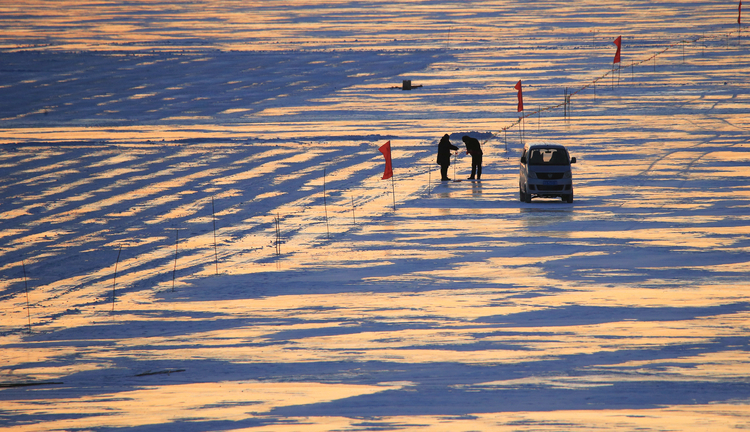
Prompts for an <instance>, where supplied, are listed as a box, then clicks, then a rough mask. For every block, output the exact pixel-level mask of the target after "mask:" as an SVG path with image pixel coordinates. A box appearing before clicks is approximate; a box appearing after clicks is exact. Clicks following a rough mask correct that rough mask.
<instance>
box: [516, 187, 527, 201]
mask: <svg viewBox="0 0 750 432" xmlns="http://www.w3.org/2000/svg"><path fill="white" fill-rule="evenodd" d="M518 199H519V200H520V201H521V202H524V201H526V194H525V193H523V190H522V189H521V188H520V187H519V188H518Z"/></svg>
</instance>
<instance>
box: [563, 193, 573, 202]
mask: <svg viewBox="0 0 750 432" xmlns="http://www.w3.org/2000/svg"><path fill="white" fill-rule="evenodd" d="M565 201H567V202H568V203H569V204H570V203H572V202H573V192H571V193H570V195H567V196H566V197H565Z"/></svg>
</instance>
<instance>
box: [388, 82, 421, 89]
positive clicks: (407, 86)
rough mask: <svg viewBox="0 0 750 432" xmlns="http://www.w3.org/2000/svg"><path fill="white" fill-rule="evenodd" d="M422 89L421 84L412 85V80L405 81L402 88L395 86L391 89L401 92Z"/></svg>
mask: <svg viewBox="0 0 750 432" xmlns="http://www.w3.org/2000/svg"><path fill="white" fill-rule="evenodd" d="M420 87H422V85H421V84H420V85H412V83H411V80H403V81H402V82H401V86H400V87H399V86H394V87H391V88H392V89H401V90H411V89H415V88H420Z"/></svg>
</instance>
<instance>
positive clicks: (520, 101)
mask: <svg viewBox="0 0 750 432" xmlns="http://www.w3.org/2000/svg"><path fill="white" fill-rule="evenodd" d="M515 89H516V90H518V112H521V111H523V92H522V91H521V80H518V82H517V83H516V87H515Z"/></svg>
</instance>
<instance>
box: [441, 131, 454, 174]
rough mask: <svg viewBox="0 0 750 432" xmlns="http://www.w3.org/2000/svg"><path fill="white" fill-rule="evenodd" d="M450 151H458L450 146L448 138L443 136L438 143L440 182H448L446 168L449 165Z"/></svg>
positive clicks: (446, 135)
mask: <svg viewBox="0 0 750 432" xmlns="http://www.w3.org/2000/svg"><path fill="white" fill-rule="evenodd" d="M451 150H458V147H456V146H454V145H453V144H451V140H450V136H449V135H448V134H445V135H443V138H441V139H440V142H439V143H438V155H437V163H438V165H440V180H442V181H448V180H450V179H449V178H448V167H449V166H450V165H451Z"/></svg>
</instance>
